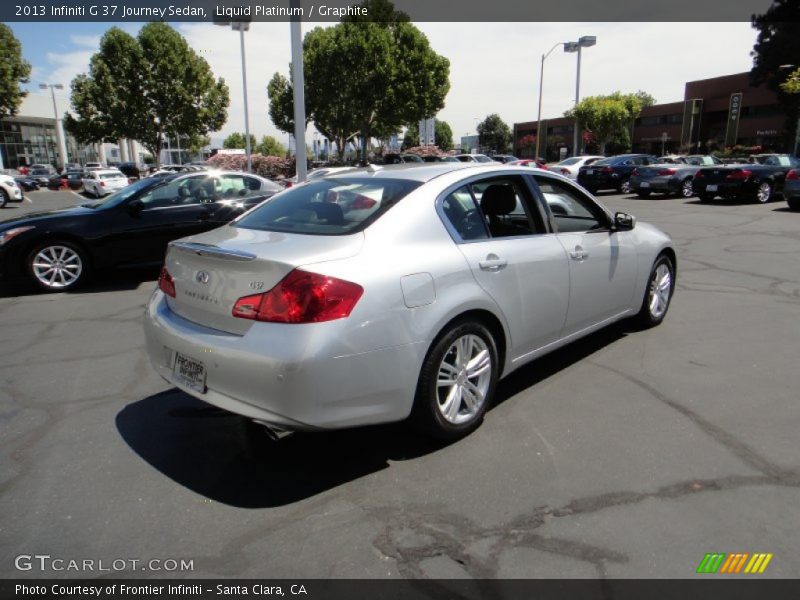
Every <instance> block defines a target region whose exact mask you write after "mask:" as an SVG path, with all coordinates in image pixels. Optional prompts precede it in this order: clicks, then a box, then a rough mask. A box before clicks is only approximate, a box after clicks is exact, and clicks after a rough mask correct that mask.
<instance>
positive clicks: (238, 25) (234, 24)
mask: <svg viewBox="0 0 800 600" xmlns="http://www.w3.org/2000/svg"><path fill="white" fill-rule="evenodd" d="M228 23H230V26H231V29H233V30H234V31H238V32H239V46H240V48H241V54H242V91H243V92H244V139H245V142H244V147H245V153H246V154H247V172H248V173H251V172H252V171H253V160H252V154H251V150H252V149H251V148H250V114H249V111H248V106H247V61H246V59H245V51H244V32H245V31H248V30H249V29H250V21H214V25H222V26H223V27H225V26H226V25H228Z"/></svg>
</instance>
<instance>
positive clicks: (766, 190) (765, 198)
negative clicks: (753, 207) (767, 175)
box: [756, 181, 772, 204]
mask: <svg viewBox="0 0 800 600" xmlns="http://www.w3.org/2000/svg"><path fill="white" fill-rule="evenodd" d="M770 198H772V184H771V183H770V182H769V181H762V182H761V183H759V184H758V189H757V190H756V200H758V201H759V202H760V203H761V204H766V203H767V202H769V200H770Z"/></svg>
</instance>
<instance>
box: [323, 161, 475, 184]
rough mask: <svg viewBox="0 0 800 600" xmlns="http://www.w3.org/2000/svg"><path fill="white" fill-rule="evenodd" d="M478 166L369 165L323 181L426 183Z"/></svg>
mask: <svg viewBox="0 0 800 600" xmlns="http://www.w3.org/2000/svg"><path fill="white" fill-rule="evenodd" d="M477 166H478V165H477V164H475V163H473V164H470V163H462V162H457V163H454V162H423V163H404V164H399V165H385V166H384V165H370V166H369V167H360V168H355V169H352V170H349V171H348V172H346V173H331V174H330V175H326V176H325V177H324V179H349V178H351V177H371V178H374V179H408V180H412V181H419V182H422V183H424V182H426V181H430V180H431V179H434V178H435V177H439V176H440V175H444V174H445V173H450V172H452V171H458V170H461V169H474V168H476V167H477Z"/></svg>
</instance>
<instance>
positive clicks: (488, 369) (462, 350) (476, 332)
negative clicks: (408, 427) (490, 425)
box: [411, 320, 500, 440]
mask: <svg viewBox="0 0 800 600" xmlns="http://www.w3.org/2000/svg"><path fill="white" fill-rule="evenodd" d="M499 371H500V368H499V364H498V353H497V345H496V344H495V341H494V338H493V336H492V334H491V332H490V331H489V330H488V329H487V328H486V326H484V325H483V324H482V323H480V322H478V321H473V320H469V321H461V322H456V323H455V324H453V325H452V326H450V328H449V329H447V330H446V331H445V332H444V333H442V334H441V335H440V336H439V338H438V339H437V340H436V341H435V342H434V344H433V346H432V347H431V349H430V350H429V351H428V355H427V356H426V358H425V363H424V364H423V366H422V372H421V373H420V377H419V382H418V384H417V393H416V397H415V399H414V409H413V411H412V415H411V418H412V422H413V423H414V424H415V425H416V426H417V428H418V429H420V430H421V431H423V432H424V433H427V434H429V435H431V436H433V437H436V438H439V439H442V440H455V439H458V438H461V437H464V436H465V435H467V434H469V433H471V432H472V431H474V430H475V429H477V428H478V426H479V425H480V424H481V422H482V421H483V416H484V414H485V413H486V409H487V407H488V406H489V403H490V402H491V400H492V398H493V397H494V390H495V387H496V385H497V377H498V374H499Z"/></svg>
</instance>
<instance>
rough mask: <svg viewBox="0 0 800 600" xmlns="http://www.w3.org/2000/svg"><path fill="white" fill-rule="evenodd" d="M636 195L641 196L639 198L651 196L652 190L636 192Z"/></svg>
mask: <svg viewBox="0 0 800 600" xmlns="http://www.w3.org/2000/svg"><path fill="white" fill-rule="evenodd" d="M636 195H637V196H639V198H642V199H644V198H649V197H650V192H649V191H645V192H636Z"/></svg>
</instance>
